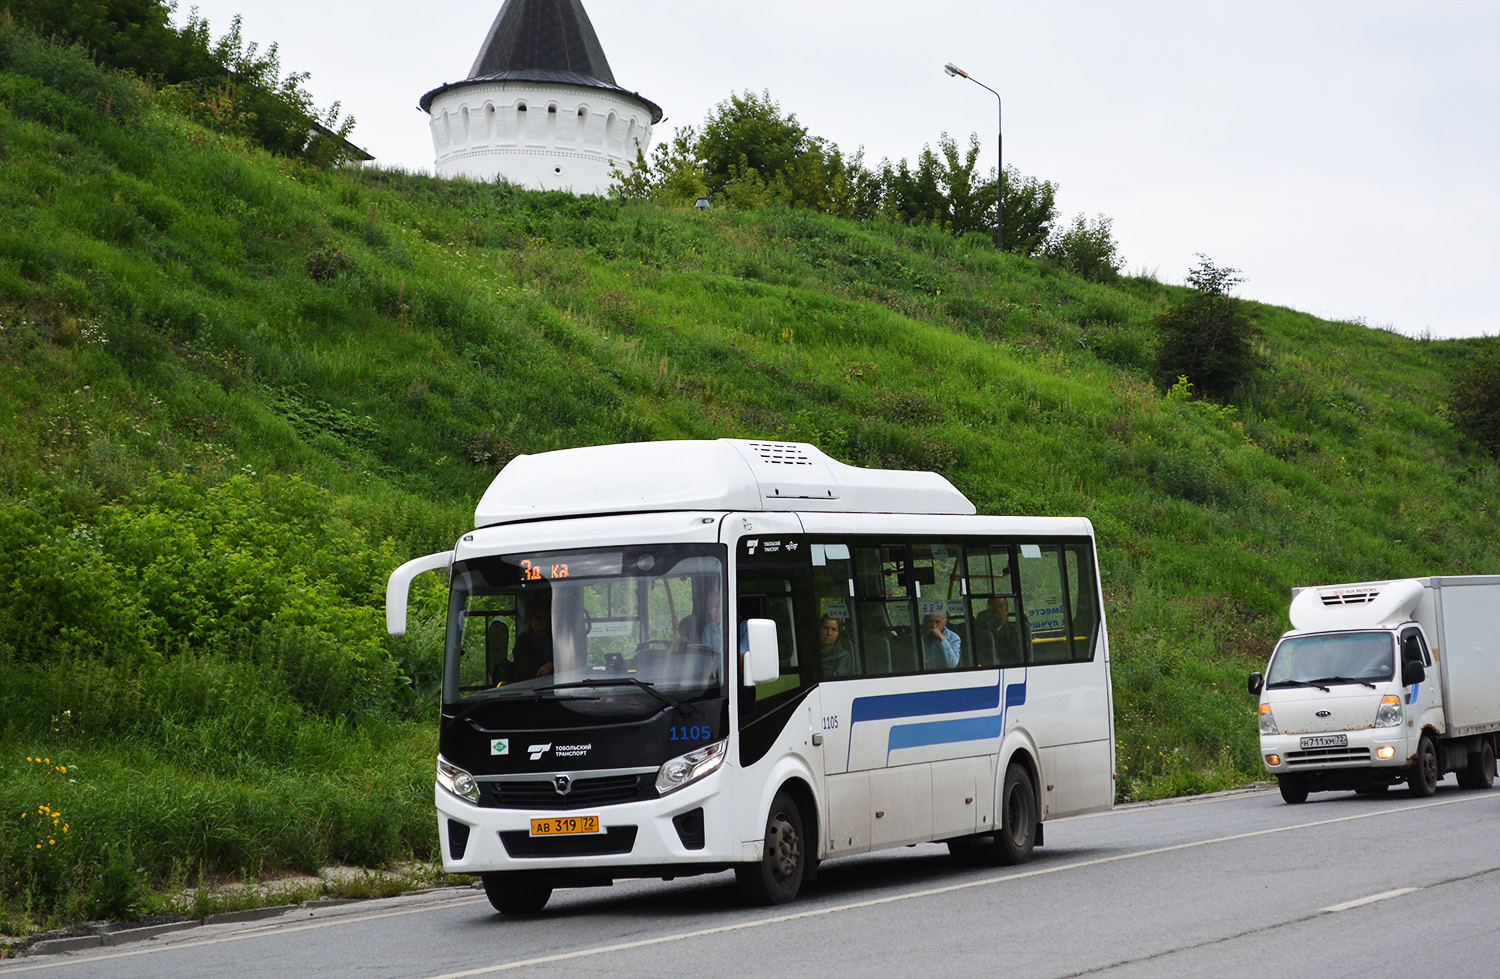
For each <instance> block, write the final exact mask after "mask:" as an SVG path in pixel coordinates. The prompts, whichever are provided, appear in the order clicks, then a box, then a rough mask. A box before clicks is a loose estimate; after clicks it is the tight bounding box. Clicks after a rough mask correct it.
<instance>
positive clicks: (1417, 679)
mask: <svg viewBox="0 0 1500 979" xmlns="http://www.w3.org/2000/svg"><path fill="white" fill-rule="evenodd" d="M1425 679H1427V671H1426V670H1425V669H1423V668H1422V661H1421V660H1418V659H1409V660H1407V661H1406V662H1404V663H1402V664H1401V685H1402V686H1403V687H1410V686H1412V685H1413V684H1417V683H1421V682H1422V681H1423V680H1425Z"/></svg>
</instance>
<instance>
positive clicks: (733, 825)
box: [387, 439, 1114, 913]
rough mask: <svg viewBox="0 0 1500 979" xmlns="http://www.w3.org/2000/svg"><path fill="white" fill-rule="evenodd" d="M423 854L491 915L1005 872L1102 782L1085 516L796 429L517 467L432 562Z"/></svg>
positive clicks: (582, 451) (566, 454)
mask: <svg viewBox="0 0 1500 979" xmlns="http://www.w3.org/2000/svg"><path fill="white" fill-rule="evenodd" d="M439 569H446V570H447V571H448V572H449V575H450V578H451V585H450V598H449V604H448V613H447V629H446V639H445V642H444V649H443V680H442V721H441V729H440V734H439V743H438V759H437V786H436V792H435V794H436V802H437V811H438V825H439V836H440V838H441V843H442V851H443V866H444V868H445V869H446V870H448V871H449V872H451V873H463V874H476V875H478V876H479V877H480V879H481V880H482V881H483V883H484V888H485V892H486V893H487V894H488V896H489V899H490V901H491V903H492V904H493V905H494V906H495V908H496V909H497V910H499V911H502V912H509V913H528V912H535V911H538V910H540V909H541V908H542V906H543V905H545V904H546V902H547V900H548V898H549V897H550V896H551V893H552V890H553V888H555V887H577V886H588V885H596V884H607V883H609V882H611V881H613V880H615V879H619V878H629V877H663V878H673V877H679V876H685V875H689V874H697V873H714V872H722V871H726V870H731V869H732V870H733V871H734V872H735V877H736V881H737V884H738V886H739V888H740V889H741V891H742V892H743V893H744V895H745V896H746V898H747V899H749V900H751V901H753V902H756V903H762V904H780V903H784V902H787V901H790V900H792V899H793V898H794V897H796V895H797V892H798V890H799V888H800V887H801V885H802V882H803V881H804V880H809V879H812V878H813V877H814V876H815V875H816V873H817V869H818V865H819V862H820V861H822V860H825V859H827V858H830V857H837V856H840V855H844V854H853V853H864V852H868V851H870V850H875V849H879V848H882V847H892V846H901V845H905V844H910V843H918V842H928V841H944V842H946V843H947V844H948V846H949V848H950V849H951V850H952V851H953V853H954V854H955V855H958V856H960V857H963V858H968V859H972V860H974V861H988V862H995V863H1017V862H1020V861H1024V860H1025V859H1027V858H1028V857H1029V856H1030V854H1031V851H1032V848H1033V847H1034V846H1036V845H1040V844H1041V843H1042V842H1043V840H1042V836H1043V824H1044V821H1045V820H1047V819H1050V818H1054V817H1058V816H1064V815H1069V814H1074V813H1082V812H1090V811H1094V810H1101V809H1107V808H1109V806H1110V805H1111V804H1112V802H1113V799H1114V731H1113V728H1114V718H1113V714H1112V707H1111V699H1110V682H1109V646H1108V641H1107V639H1106V636H1105V624H1104V609H1103V606H1102V603H1101V600H1100V590H1099V577H1098V573H1097V561H1096V554H1095V548H1094V538H1093V528H1092V526H1091V525H1090V523H1089V521H1087V520H1086V519H1082V518H1043V517H984V516H976V515H975V508H974V506H973V504H971V503H970V502H969V500H968V499H967V498H966V497H964V495H963V494H962V493H960V492H959V491H958V490H957V489H955V488H954V487H953V485H952V484H951V483H949V482H948V481H947V480H946V479H944V478H943V477H942V476H939V475H937V474H935V473H924V472H899V471H892V470H876V469H861V468H856V467H852V466H847V465H844V464H842V463H839V462H837V461H835V460H833V459H831V458H829V457H828V456H826V455H824V454H823V453H822V452H820V451H819V450H818V449H816V448H814V447H813V446H811V445H805V444H800V443H791V444H789V443H775V442H755V441H745V440H739V439H719V440H717V441H676V442H647V443H637V444H625V445H604V446H594V447H589V448H578V449H565V450H561V451H556V452H545V453H540V454H537V455H523V456H519V457H517V458H515V459H513V460H512V461H511V462H510V463H509V464H508V465H507V466H506V467H505V468H504V469H503V470H502V471H501V472H500V474H499V475H498V476H497V477H496V478H495V480H494V482H493V483H492V484H491V485H490V487H489V489H488V490H487V491H486V492H485V494H484V497H483V499H481V500H480V502H479V506H478V508H477V510H476V512H475V529H474V530H473V531H472V532H470V533H467V534H464V535H463V538H462V539H461V540H459V541H458V543H457V544H456V545H455V546H454V548H453V550H451V551H444V552H442V553H439V554H431V555H428V556H426V557H422V558H417V559H416V560H413V561H409V562H407V563H406V564H404V565H402V566H401V567H400V568H398V569H396V571H395V572H394V573H392V575H391V577H390V581H389V584H388V587H387V617H388V622H387V625H388V628H389V630H390V632H391V633H392V634H395V635H401V634H403V633H404V632H405V629H406V606H407V596H408V592H409V588H410V584H411V581H412V579H413V578H414V577H415V576H416V575H418V574H421V573H423V572H427V571H433V570H439Z"/></svg>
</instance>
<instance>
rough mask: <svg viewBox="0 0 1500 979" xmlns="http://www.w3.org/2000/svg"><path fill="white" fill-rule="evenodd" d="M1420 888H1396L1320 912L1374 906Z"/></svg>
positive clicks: (1321, 909)
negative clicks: (1367, 905) (1378, 902)
mask: <svg viewBox="0 0 1500 979" xmlns="http://www.w3.org/2000/svg"><path fill="white" fill-rule="evenodd" d="M1420 890H1421V888H1420V887H1398V888H1396V889H1395V890H1394V891H1385V892H1384V893H1381V894H1371V895H1370V896H1369V897H1361V898H1357V899H1356V900H1353V901H1345V902H1344V903H1343V904H1330V905H1329V906H1328V907H1326V908H1319V909H1318V910H1320V911H1348V910H1349V909H1350V908H1358V907H1363V906H1364V905H1366V904H1374V903H1375V902H1376V901H1384V900H1385V899H1386V898H1390V897H1400V896H1401V895H1402V894H1410V893H1411V892H1412V891H1420Z"/></svg>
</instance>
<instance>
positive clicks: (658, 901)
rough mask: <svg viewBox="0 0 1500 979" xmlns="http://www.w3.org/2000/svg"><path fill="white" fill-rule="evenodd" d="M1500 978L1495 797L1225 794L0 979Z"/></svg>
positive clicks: (464, 896)
mask: <svg viewBox="0 0 1500 979" xmlns="http://www.w3.org/2000/svg"><path fill="white" fill-rule="evenodd" d="M1385 973H1400V974H1406V975H1421V976H1444V977H1445V979H1459V977H1468V976H1474V977H1485V979H1489V977H1492V976H1494V975H1497V974H1500V787H1497V788H1496V789H1493V790H1490V791H1462V790H1459V789H1458V788H1456V787H1455V786H1454V784H1453V781H1452V779H1451V778H1450V779H1448V780H1446V781H1444V783H1443V784H1442V785H1441V786H1440V787H1439V789H1438V793H1437V795H1436V796H1434V797H1433V798H1431V799H1425V800H1424V799H1415V798H1413V797H1411V796H1410V795H1409V794H1408V793H1407V792H1406V791H1405V790H1404V789H1393V790H1392V791H1391V792H1390V793H1389V794H1387V795H1386V796H1384V797H1380V798H1373V799H1372V798H1360V797H1357V796H1355V795H1354V794H1353V793H1344V792H1340V793H1325V794H1319V795H1314V796H1312V797H1311V798H1310V799H1309V801H1308V802H1307V803H1306V804H1305V805H1301V806H1288V805H1285V804H1284V803H1283V802H1282V801H1281V797H1280V795H1279V794H1278V793H1277V792H1276V791H1275V789H1269V790H1252V791H1243V792H1232V793H1225V794H1221V795H1215V796H1208V797H1203V798H1198V799H1186V800H1177V801H1174V802H1170V803H1162V804H1155V805H1134V806H1124V807H1120V808H1117V809H1115V810H1113V811H1112V812H1109V813H1102V814H1098V815H1095V816H1087V817H1081V818H1076V819H1066V820H1059V821H1057V822H1052V823H1048V825H1047V846H1045V847H1043V848H1041V849H1039V850H1038V851H1037V852H1036V856H1035V857H1034V858H1033V860H1032V861H1031V862H1030V863H1028V864H1026V865H1025V866H1022V867H1018V868H997V869H990V870H974V869H965V868H961V867H958V866H956V865H955V864H953V863H952V862H950V861H949V859H948V858H947V851H946V849H945V848H944V847H941V846H936V845H928V846H917V847H907V848H902V849H899V850H894V851H885V852H883V853H876V854H869V855H866V856H861V857H852V858H846V859H843V860H835V861H831V862H829V863H827V864H825V865H824V866H823V868H822V871H821V874H820V877H819V879H818V881H816V882H815V883H811V884H809V885H808V886H807V888H806V889H805V890H804V892H803V896H802V897H801V898H799V900H798V901H797V902H795V903H794V904H792V905H789V906H787V907H784V908H777V909H763V908H746V907H743V906H741V905H740V904H739V903H738V902H737V899H736V896H735V890H734V886H733V879H732V877H731V876H730V875H723V874H721V875H716V876H712V877H696V878H685V879H682V880H677V881H672V882H665V881H659V880H656V881H629V882H622V883H618V884H616V885H615V886H613V887H610V888H594V889H580V890H563V891H558V892H557V893H556V894H555V895H554V896H553V898H552V901H551V902H550V903H549V904H548V906H547V911H546V912H545V913H544V914H543V915H541V916H539V917H535V918H527V919H508V918H502V917H501V916H499V915H497V914H495V913H493V912H492V911H491V909H490V906H489V904H488V902H487V901H486V900H485V898H484V896H483V893H482V892H479V891H475V890H471V889H447V890H438V891H429V892H424V893H420V894H411V895H405V896H402V897H397V898H391V899H387V900H379V901H366V902H358V903H352V904H345V905H340V906H335V907H323V908H303V909H298V910H296V911H289V912H287V913H285V914H283V915H281V916H280V917H278V918H275V919H269V920H262V921H254V922H240V923H223V924H214V925H205V926H202V927H197V928H192V929H189V930H184V931H177V932H172V933H169V934H164V935H159V936H156V937H154V938H150V939H147V940H143V941H139V942H134V943H128V944H124V945H120V946H117V947H113V948H99V949H91V950H82V951H72V952H64V953H58V954H50V955H39V954H32V955H27V956H23V957H21V958H19V959H16V960H13V961H11V962H7V963H0V979H10V977H12V976H16V977H19V976H33V975H35V976H38V977H46V979H70V977H89V979H132V977H140V979H189V977H191V979H201V977H213V976H268V977H269V976H278V977H279V976H317V977H318V979H344V977H350V979H354V977H358V979H388V977H421V979H459V977H471V976H500V975H508V974H519V975H525V976H541V977H553V976H555V977H568V979H578V977H584V976H610V977H627V976H651V977H660V976H682V977H688V976H692V977H697V976H767V977H784V976H932V977H937V976H947V975H953V976H958V975H973V976H1004V977H1007V979H1010V977H1028V976H1046V977H1064V976H1108V977H1111V979H1123V977H1136V976H1140V977H1148V976H1149V977H1152V979H1161V977H1171V976H1185V977H1186V976H1192V977H1203V976H1213V977H1215V979H1224V977H1233V976H1247V977H1248V976H1254V977H1257V979H1265V977H1286V976H1316V977H1318V979H1332V977H1338V976H1351V977H1353V976H1358V977H1368V976H1372V975H1381V974H1385Z"/></svg>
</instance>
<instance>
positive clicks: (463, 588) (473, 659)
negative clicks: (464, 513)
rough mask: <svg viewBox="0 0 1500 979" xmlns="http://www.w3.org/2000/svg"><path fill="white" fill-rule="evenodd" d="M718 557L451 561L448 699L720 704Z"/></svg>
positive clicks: (681, 551)
mask: <svg viewBox="0 0 1500 979" xmlns="http://www.w3.org/2000/svg"><path fill="white" fill-rule="evenodd" d="M721 552H722V548H720V547H717V546H714V545H658V546H631V547H626V548H619V547H615V548H603V549H588V550H584V549H579V550H558V551H547V552H535V553H526V554H505V555H496V556H492V557H483V558H476V559H473V560H469V561H462V562H458V563H455V564H454V565H453V583H452V588H451V592H450V596H449V605H448V631H447V640H446V643H445V651H444V661H443V702H444V703H445V704H447V705H457V704H460V703H462V704H463V706H462V707H460V708H459V709H460V710H465V711H467V708H468V707H470V706H474V707H478V706H479V705H480V703H481V702H489V703H495V704H497V706H498V704H499V703H500V702H505V701H512V702H514V703H516V704H517V706H519V705H520V704H523V703H525V704H536V703H538V702H539V701H547V702H551V703H557V704H561V705H566V706H567V707H568V708H570V709H571V710H572V711H576V712H578V713H583V714H591V713H592V714H600V713H603V714H609V715H614V716H620V715H622V714H623V715H632V714H633V715H642V714H650V713H654V712H656V711H659V710H663V709H667V708H668V707H677V708H679V709H684V708H683V704H684V703H686V702H691V701H694V700H699V699H702V698H705V697H721V696H723V695H724V684H725V682H726V679H725V678H726V675H727V672H726V669H725V667H726V661H725V658H724V625H723V622H724V607H723V602H724V600H723V581H724V564H723V558H722V555H721ZM523 710H524V709H523ZM528 712H529V711H528Z"/></svg>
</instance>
